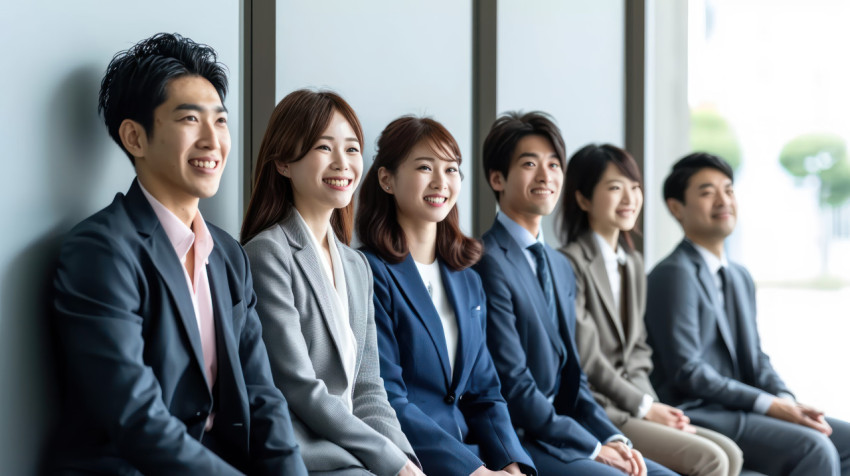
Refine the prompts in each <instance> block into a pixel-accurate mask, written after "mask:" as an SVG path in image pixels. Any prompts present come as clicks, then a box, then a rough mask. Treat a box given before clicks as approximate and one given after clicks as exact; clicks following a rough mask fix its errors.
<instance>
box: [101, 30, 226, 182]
mask: <svg viewBox="0 0 850 476" xmlns="http://www.w3.org/2000/svg"><path fill="white" fill-rule="evenodd" d="M182 76H200V77H202V78H204V79H206V80H207V81H209V82H210V83H211V84H212V85H213V87H214V88H215V90H216V91H217V92H218V96H219V98H220V99H221V102H222V103H224V97H225V96H226V95H227V73H226V70H225V66H224V65H223V64H221V63H219V62H218V61H217V54H216V52H215V50H214V49H212V48H211V47H209V46H207V45H202V44H198V43H195V42H194V41H192V40H191V39H189V38H184V37H182V36H180V35H179V34H177V33H174V34H169V33H158V34H156V35H154V36H152V37H150V38H148V39H145V40H142V41H140V42H139V43H137V44H136V45H134V46H133V47H132V48H130V49H128V50H125V51H121V52H119V53H118V54H116V55H115V56H114V57H113V58H112V61H110V62H109V66H107V68H106V74H104V75H103V80H102V81H101V83H100V94H99V96H98V104H97V110H98V112H99V113H102V114H103V120H104V122H106V128H107V129H108V130H109V135H110V136H111V137H112V139H113V140H114V141H115V142H117V143H118V145H119V146H120V147H121V148H122V149H123V150H124V152H125V153H126V154H127V156H128V157H129V158H130V162H132V163H133V164H134V165H135V159H134V157H133V155H132V154H130V152H129V151H128V150H127V149H126V148H124V145H123V144H122V143H121V137H119V135H118V129H119V127H120V126H121V122H123V121H124V120H125V119H131V120H133V121H136V122H138V123H139V124H141V126H142V127H143V128H144V130H145V133H146V134H147V135H148V137H151V136H152V134H153V112H154V109H156V108H157V107H158V106H159V105H161V104H162V103H164V102H165V101H166V99H167V98H166V86H167V85H168V82H169V81H171V80H172V79H175V78H179V77H182Z"/></svg>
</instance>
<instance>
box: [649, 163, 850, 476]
mask: <svg viewBox="0 0 850 476" xmlns="http://www.w3.org/2000/svg"><path fill="white" fill-rule="evenodd" d="M732 181H733V175H732V168H731V167H729V164H727V163H726V162H724V161H723V160H722V159H720V158H719V157H716V156H713V155H710V154H706V153H694V154H691V155H688V156H686V157H684V158H682V159H681V160H679V162H677V163H676V164H675V165H674V166H673V170H672V171H671V173H670V175H669V176H668V177H667V179H666V181H665V182H664V199H665V200H666V201H667V207H668V208H669V210H670V212H671V213H672V214H673V216H674V217H675V218H676V220H677V221H678V222H679V224H680V225H681V226H682V229H683V230H684V232H685V239H684V240H683V241H682V242H681V243H680V244H679V246H678V247H676V249H675V250H674V251H673V252H672V253H671V254H670V255H669V256H668V257H667V258H665V259H664V260H663V261H661V262H660V263H659V264H658V265H657V266H656V267H655V269H653V271H652V273H650V275H649V279H648V283H647V304H646V319H645V321H646V326H647V330H648V332H649V341H650V344H651V346H652V348H653V349H654V353H653V357H654V362H655V372H654V373H653V374H652V379H653V383H654V384H655V387H656V389H657V391H658V394H659V396H660V398H661V400H662V401H665V402H669V403H670V404H672V405H677V406H679V407H680V408H682V409H685V410H687V411H688V415H689V416H690V417H691V421H692V422H694V423H695V424H697V425H700V426H704V427H707V428H710V429H713V430H715V431H718V432H720V433H723V434H725V435H726V436H728V437H730V438H732V439H733V440H735V442H736V443H737V444H738V446H740V447H741V450H743V452H744V467H745V468H747V469H752V470H755V471H759V472H761V473H765V474H791V475H815V474H817V475H838V474H845V475H846V474H850V425H848V423H846V422H843V421H840V420H836V419H832V418H827V417H825V415H824V414H823V412H821V411H818V410H815V409H814V408H812V407H810V406H808V405H804V404H802V403H798V402H796V401H795V400H794V397H793V395H792V394H791V391H790V390H789V389H788V387H787V386H786V385H785V383H784V382H783V381H782V379H781V378H780V377H779V375H778V374H777V373H776V371H775V370H774V369H773V366H772V365H771V364H770V359H769V358H768V357H767V355H766V354H765V353H764V352H762V349H761V343H760V340H759V335H758V328H757V326H756V296H755V286H754V284H753V280H752V278H751V277H750V274H749V273H748V272H747V270H746V269H745V268H744V267H743V266H741V265H738V264H736V263H732V262H729V261H728V260H727V258H726V256H725V253H724V250H723V243H724V241H725V239H726V237H727V236H729V234H730V233H732V230H733V229H734V228H735V223H736V213H737V203H736V200H735V194H734V190H733V186H732Z"/></svg>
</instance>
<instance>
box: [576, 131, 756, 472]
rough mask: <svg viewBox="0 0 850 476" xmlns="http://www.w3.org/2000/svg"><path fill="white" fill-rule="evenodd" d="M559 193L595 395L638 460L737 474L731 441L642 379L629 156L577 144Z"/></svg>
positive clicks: (639, 196) (637, 188)
mask: <svg viewBox="0 0 850 476" xmlns="http://www.w3.org/2000/svg"><path fill="white" fill-rule="evenodd" d="M563 197H564V202H563V204H562V209H561V216H560V217H559V218H560V223H561V232H562V236H563V241H564V242H565V243H566V246H565V247H564V248H562V249H561V251H562V252H563V253H564V254H566V255H567V257H568V258H569V259H570V262H571V263H572V265H573V269H574V271H575V275H576V319H577V327H576V341H577V342H576V344H577V346H578V350H579V355H580V358H581V363H582V367H583V369H584V371H585V373H586V374H587V378H588V381H589V383H590V387H591V389H592V390H593V393H594V396H595V397H596V399H597V401H599V403H600V404H601V405H602V406H603V408H605V411H606V412H607V413H608V416H609V418H611V421H613V422H614V424H615V425H617V426H618V427H619V428H620V430H621V431H622V432H623V434H624V435H625V436H627V437H628V438H629V439H630V440H631V441H632V443H633V444H634V447H635V448H636V449H638V450H640V451H641V452H642V453H643V454H644V455H645V456H646V457H648V458H650V459H652V460H655V461H657V462H659V463H661V464H663V465H664V466H666V467H668V468H670V469H672V470H674V471H676V472H679V473H682V474H688V475H701V476H702V475H711V476H727V475H737V474H739V472H740V470H741V465H742V462H743V460H742V453H741V450H740V449H739V448H738V446H737V445H735V443H734V442H733V441H732V440H730V439H729V438H727V437H725V436H723V435H721V434H719V433H716V432H713V431H711V430H708V429H705V428H699V427H696V426H693V425H691V424H690V420H689V419H688V417H687V416H686V415H685V414H684V413H683V412H682V411H681V410H679V409H677V408H674V407H671V406H669V405H665V404H663V403H661V402H659V401H658V397H657V395H656V394H655V391H654V390H653V388H652V384H651V383H650V381H649V373H650V371H651V370H652V359H651V355H652V350H651V349H650V348H649V345H648V344H647V342H646V328H645V327H644V323H643V314H644V304H645V299H646V294H645V293H646V275H645V274H644V269H643V260H642V258H641V255H640V253H639V252H637V251H636V250H634V247H633V245H632V240H631V236H630V233H629V232H630V231H631V230H632V228H634V226H635V222H636V221H637V218H638V216H639V214H640V211H641V206H642V205H643V193H642V190H641V177H640V171H639V168H638V166H637V164H636V163H635V161H634V159H633V158H632V157H631V156H630V155H629V154H628V152H626V151H624V150H622V149H620V148H618V147H615V146H612V145H608V144H605V145H601V146H600V145H588V146H585V147H584V148H582V149H581V150H579V151H578V152H576V153H575V154H574V155H573V156H572V158H570V161H569V164H568V166H567V179H566V185H565V187H564V195H563Z"/></svg>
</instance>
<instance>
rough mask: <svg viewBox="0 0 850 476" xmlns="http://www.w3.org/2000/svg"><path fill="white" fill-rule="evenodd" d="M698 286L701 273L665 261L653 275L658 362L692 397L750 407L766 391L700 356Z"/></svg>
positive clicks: (651, 304) (652, 327)
mask: <svg viewBox="0 0 850 476" xmlns="http://www.w3.org/2000/svg"><path fill="white" fill-rule="evenodd" d="M698 286H699V282H698V278H697V277H696V276H694V275H693V274H692V273H691V274H689V273H688V272H687V271H686V270H684V269H683V268H682V267H680V266H675V265H669V264H661V265H659V266H658V267H656V268H655V270H653V271H652V274H650V276H649V281H648V284H647V301H646V319H645V320H646V325H647V327H648V330H649V332H650V334H651V335H652V336H653V337H652V338H653V342H654V343H655V347H654V350H655V352H656V354H657V358H656V364H657V365H658V366H660V367H663V368H664V372H665V374H666V375H668V376H669V377H670V378H672V379H673V382H672V383H673V385H674V386H675V388H676V389H677V390H678V391H679V392H681V393H682V394H684V395H687V396H688V397H689V398H698V399H702V400H703V401H704V402H705V403H718V404H720V405H723V406H724V407H726V408H728V409H732V410H744V411H750V410H752V409H753V404H754V403H755V401H756V398H758V396H759V395H761V394H762V393H763V392H762V390H760V389H757V388H755V387H752V386H750V385H747V384H745V383H743V382H740V381H738V380H735V379H732V378H729V377H726V376H724V375H721V374H720V373H719V372H717V370H716V369H715V368H714V367H712V366H711V365H709V364H708V363H707V362H705V360H703V358H702V355H703V353H704V352H705V350H706V349H705V346H704V343H703V340H702V336H701V335H700V322H699V320H700V310H699V303H700V299H701V298H700V295H699V289H698Z"/></svg>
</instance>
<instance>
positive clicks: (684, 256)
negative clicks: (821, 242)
mask: <svg viewBox="0 0 850 476" xmlns="http://www.w3.org/2000/svg"><path fill="white" fill-rule="evenodd" d="M727 279H729V280H730V281H731V285H732V286H733V287H734V289H735V294H736V302H735V303H734V304H735V307H736V310H737V311H736V312H737V315H738V319H739V321H740V323H741V326H740V330H739V332H740V333H741V342H743V345H742V346H736V345H735V343H734V342H733V341H732V335H731V329H729V324H728V321H727V319H725V312H724V310H723V306H722V305H721V304H720V299H719V298H718V297H717V292H716V289H717V287H716V285H715V281H714V277H713V276H712V275H711V272H710V271H709V270H708V266H707V265H706V263H705V261H704V260H703V259H702V256H700V254H699V252H698V251H697V250H696V249H695V248H694V246H693V245H692V244H691V243H690V242H689V241H688V240H683V241H682V242H681V243H680V244H679V246H677V247H676V249H675V250H674V251H673V252H672V253H671V254H670V255H669V256H668V257H667V258H665V259H664V260H663V261H661V262H660V263H659V264H658V265H657V266H656V267H655V269H653V270H652V273H650V275H649V279H648V283H647V304H646V317H645V322H646V327H647V330H648V332H649V343H650V345H651V346H652V348H653V350H654V352H655V353H654V361H655V372H653V374H652V381H653V383H654V384H655V389H656V390H657V391H658V395H659V397H661V401H664V402H667V403H670V404H671V405H677V406H679V407H680V408H683V409H689V408H707V409H727V410H743V411H751V410H752V409H753V404H754V403H755V401H756V398H758V396H759V395H760V394H762V393H763V392H768V393H770V394H773V395H777V394H779V393H780V392H786V393H791V392H790V390H788V387H787V386H786V385H785V383H784V382H783V381H782V379H781V378H779V375H778V374H777V373H776V371H775V370H774V369H773V366H772V365H771V364H770V359H769V358H768V356H767V355H766V354H765V353H764V352H762V350H761V342H760V339H759V335H758V328H757V326H756V296H755V285H754V284H753V280H752V278H751V277H750V274H749V273H748V272H747V270H746V269H745V268H744V267H743V266H740V265H738V264H736V263H731V262H730V263H729V270H728V278H727Z"/></svg>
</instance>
